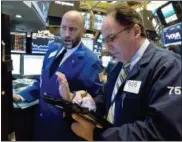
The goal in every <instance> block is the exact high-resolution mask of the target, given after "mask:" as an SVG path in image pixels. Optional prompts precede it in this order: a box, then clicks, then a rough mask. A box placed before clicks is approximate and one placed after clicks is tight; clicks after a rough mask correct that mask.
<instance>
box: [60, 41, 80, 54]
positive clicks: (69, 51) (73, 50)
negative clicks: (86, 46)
mask: <svg viewBox="0 0 182 142" xmlns="http://www.w3.org/2000/svg"><path fill="white" fill-rule="evenodd" d="M80 44H81V41H80V42H79V43H78V44H77V46H75V47H73V48H71V49H66V50H67V52H66V54H68V53H70V54H71V53H73V52H75V51H76V50H77V49H78V47H79V46H80ZM64 49H65V48H64V47H63V48H62V49H61V50H60V51H59V53H58V54H57V56H58V55H59V54H61V53H62V52H63V50H64Z"/></svg>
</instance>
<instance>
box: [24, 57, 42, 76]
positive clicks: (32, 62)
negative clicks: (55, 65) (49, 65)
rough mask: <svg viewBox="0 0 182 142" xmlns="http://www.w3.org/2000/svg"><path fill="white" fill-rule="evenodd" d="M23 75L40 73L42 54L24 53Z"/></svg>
mask: <svg viewBox="0 0 182 142" xmlns="http://www.w3.org/2000/svg"><path fill="white" fill-rule="evenodd" d="M23 58H24V67H23V73H24V74H23V75H25V76H26V75H27V76H29V75H30V76H33V75H40V74H41V70H42V65H43V60H44V56H42V55H24V56H23Z"/></svg>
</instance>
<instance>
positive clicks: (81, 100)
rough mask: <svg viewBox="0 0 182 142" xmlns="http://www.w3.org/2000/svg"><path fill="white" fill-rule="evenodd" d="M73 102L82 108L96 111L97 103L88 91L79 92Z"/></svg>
mask: <svg viewBox="0 0 182 142" xmlns="http://www.w3.org/2000/svg"><path fill="white" fill-rule="evenodd" d="M72 102H73V103H76V104H78V105H80V106H82V107H85V108H89V109H91V110H96V105H95V101H94V100H93V98H92V96H91V95H90V94H89V93H87V92H86V91H83V90H81V91H77V92H76V93H75V97H74V98H73V100H72Z"/></svg>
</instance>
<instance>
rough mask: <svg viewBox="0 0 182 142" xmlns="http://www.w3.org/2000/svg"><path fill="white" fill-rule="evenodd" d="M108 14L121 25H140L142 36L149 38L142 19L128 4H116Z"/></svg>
mask: <svg viewBox="0 0 182 142" xmlns="http://www.w3.org/2000/svg"><path fill="white" fill-rule="evenodd" d="M108 14H111V16H113V17H114V19H115V20H116V22H118V23H119V24H121V25H124V26H133V25H134V24H138V25H139V26H140V28H141V36H142V37H147V36H146V32H145V28H144V23H143V19H142V17H141V16H140V14H139V13H137V12H136V11H135V10H134V9H133V8H131V6H129V5H128V4H127V3H125V2H123V3H119V4H114V5H113V6H112V7H110V8H109V9H108Z"/></svg>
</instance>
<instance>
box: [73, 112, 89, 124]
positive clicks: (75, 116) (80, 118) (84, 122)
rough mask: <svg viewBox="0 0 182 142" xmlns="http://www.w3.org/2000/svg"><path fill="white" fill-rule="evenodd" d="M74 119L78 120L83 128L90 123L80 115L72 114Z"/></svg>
mask: <svg viewBox="0 0 182 142" xmlns="http://www.w3.org/2000/svg"><path fill="white" fill-rule="evenodd" d="M72 117H73V119H74V120H76V121H77V122H78V123H79V124H80V125H81V126H82V127H84V126H86V125H87V124H88V123H90V122H89V121H88V120H86V119H85V118H83V117H82V116H80V115H78V114H72Z"/></svg>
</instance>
